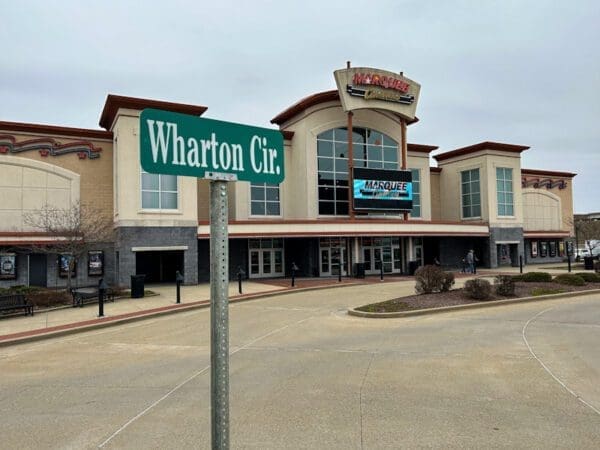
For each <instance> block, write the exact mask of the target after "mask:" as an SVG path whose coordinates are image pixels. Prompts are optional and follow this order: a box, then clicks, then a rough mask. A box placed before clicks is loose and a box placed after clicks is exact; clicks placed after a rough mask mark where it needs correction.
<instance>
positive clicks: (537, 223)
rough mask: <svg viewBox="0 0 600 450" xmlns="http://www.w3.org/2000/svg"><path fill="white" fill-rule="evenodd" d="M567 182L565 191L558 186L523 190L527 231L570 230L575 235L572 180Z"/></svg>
mask: <svg viewBox="0 0 600 450" xmlns="http://www.w3.org/2000/svg"><path fill="white" fill-rule="evenodd" d="M565 181H566V188H565V189H559V188H558V186H555V187H553V188H551V189H547V188H546V187H542V188H533V187H530V188H526V189H523V206H524V207H523V209H524V229H525V230H530V231H541V230H546V231H549V230H552V231H558V230H568V231H569V232H570V233H571V235H574V233H575V230H574V222H573V186H572V179H570V178H566V179H565Z"/></svg>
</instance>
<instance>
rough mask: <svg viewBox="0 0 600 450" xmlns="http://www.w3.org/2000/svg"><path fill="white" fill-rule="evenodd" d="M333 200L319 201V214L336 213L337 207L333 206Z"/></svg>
mask: <svg viewBox="0 0 600 450" xmlns="http://www.w3.org/2000/svg"><path fill="white" fill-rule="evenodd" d="M333 205H334V203H333V202H322V201H320V202H319V214H324V215H333V214H335V209H334V207H333Z"/></svg>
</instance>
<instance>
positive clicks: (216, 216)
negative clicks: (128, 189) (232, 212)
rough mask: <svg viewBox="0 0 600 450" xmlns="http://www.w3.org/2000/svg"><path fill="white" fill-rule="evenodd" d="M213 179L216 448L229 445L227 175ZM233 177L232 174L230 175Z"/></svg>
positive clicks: (213, 406)
mask: <svg viewBox="0 0 600 450" xmlns="http://www.w3.org/2000/svg"><path fill="white" fill-rule="evenodd" d="M210 178H212V180H211V182H210V308H211V309H210V330H211V331H210V387H211V392H210V405H211V425H212V429H211V439H212V448H213V449H219V450H223V449H229V312H228V302H229V242H228V231H227V216H228V211H227V209H228V204H227V203H228V202H227V181H224V180H226V179H227V176H226V175H225V176H219V175H217V174H213V176H211V177H210ZM229 179H231V178H229Z"/></svg>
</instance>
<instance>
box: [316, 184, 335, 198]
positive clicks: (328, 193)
mask: <svg viewBox="0 0 600 450" xmlns="http://www.w3.org/2000/svg"><path fill="white" fill-rule="evenodd" d="M334 192H335V191H334V189H333V188H332V187H324V186H319V200H333V193H334Z"/></svg>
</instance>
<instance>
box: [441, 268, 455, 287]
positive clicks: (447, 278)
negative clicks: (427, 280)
mask: <svg viewBox="0 0 600 450" xmlns="http://www.w3.org/2000/svg"><path fill="white" fill-rule="evenodd" d="M452 286H454V274H453V273H452V272H444V281H443V282H442V286H441V287H440V292H448V291H449V290H450V289H451V288H452Z"/></svg>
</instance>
